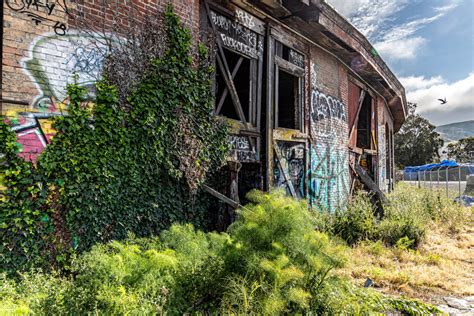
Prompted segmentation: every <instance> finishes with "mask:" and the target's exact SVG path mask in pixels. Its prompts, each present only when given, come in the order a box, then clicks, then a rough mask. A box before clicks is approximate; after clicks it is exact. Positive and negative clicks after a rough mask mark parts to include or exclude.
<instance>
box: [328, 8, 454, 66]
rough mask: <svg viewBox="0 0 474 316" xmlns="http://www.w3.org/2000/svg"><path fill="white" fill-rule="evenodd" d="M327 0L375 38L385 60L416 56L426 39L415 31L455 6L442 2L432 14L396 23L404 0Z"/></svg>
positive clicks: (372, 39)
mask: <svg viewBox="0 0 474 316" xmlns="http://www.w3.org/2000/svg"><path fill="white" fill-rule="evenodd" d="M327 1H328V3H330V4H331V5H333V6H334V7H335V9H336V10H338V12H340V13H341V14H342V15H344V16H345V17H346V18H347V19H349V21H350V22H351V23H352V24H353V25H354V26H355V27H356V28H357V29H358V30H359V31H361V32H362V33H363V34H364V35H365V36H366V37H367V38H368V39H369V40H371V41H372V42H374V43H375V44H374V46H375V48H376V49H377V50H378V52H379V53H380V55H381V56H382V57H383V58H386V59H388V60H398V59H413V58H415V57H416V56H417V53H418V52H419V51H420V50H421V49H422V48H423V46H424V44H425V43H426V42H427V40H426V39H425V38H423V37H421V36H415V34H416V32H417V31H418V30H420V29H421V28H423V27H424V26H426V25H428V24H430V23H433V22H434V21H436V20H438V19H440V18H442V17H443V16H444V15H446V14H447V13H448V12H449V11H451V10H453V9H454V8H455V7H456V6H457V3H455V2H451V3H449V4H447V5H445V6H442V7H435V8H433V11H434V15H432V16H426V17H421V18H417V19H413V20H411V21H409V22H406V23H400V22H398V23H397V21H396V15H397V13H398V12H400V11H401V10H403V9H404V8H405V7H406V6H407V5H409V1H407V0H353V1H347V0H327ZM451 1H454V0H451Z"/></svg>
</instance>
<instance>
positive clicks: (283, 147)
mask: <svg viewBox="0 0 474 316" xmlns="http://www.w3.org/2000/svg"><path fill="white" fill-rule="evenodd" d="M277 146H278V150H279V153H280V155H281V160H279V159H278V157H277V155H275V160H274V163H273V166H274V169H273V185H274V186H275V187H276V188H280V187H283V188H286V190H287V191H288V194H291V192H290V189H289V185H290V184H289V183H288V181H287V177H288V179H289V180H290V182H291V185H292V187H293V189H294V191H295V194H296V196H297V197H300V198H302V197H304V196H305V190H304V170H305V159H304V158H305V149H304V147H305V146H304V144H302V143H295V142H278V143H277Z"/></svg>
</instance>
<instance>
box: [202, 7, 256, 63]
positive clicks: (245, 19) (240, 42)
mask: <svg viewBox="0 0 474 316" xmlns="http://www.w3.org/2000/svg"><path fill="white" fill-rule="evenodd" d="M239 12H241V13H238V15H237V18H238V21H239V22H240V23H239V22H236V21H232V20H231V19H229V18H227V17H225V16H223V15H221V14H219V13H216V12H214V11H211V19H212V23H213V24H214V25H215V27H216V28H217V31H218V33H219V36H220V38H221V39H222V42H223V44H224V46H225V47H228V48H230V49H233V50H235V51H238V52H240V53H243V54H245V55H248V56H250V57H253V58H257V57H258V56H259V55H260V54H261V51H260V50H261V49H263V43H261V42H262V41H259V40H258V36H257V33H255V32H253V31H252V30H250V29H249V28H247V27H246V26H244V25H247V26H252V23H254V22H253V19H254V18H253V17H251V18H250V15H249V14H248V13H245V12H243V11H239ZM244 13H245V14H244ZM241 23H244V24H241ZM249 23H250V24H249Z"/></svg>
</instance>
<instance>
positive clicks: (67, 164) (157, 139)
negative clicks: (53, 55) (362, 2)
mask: <svg viewBox="0 0 474 316" xmlns="http://www.w3.org/2000/svg"><path fill="white" fill-rule="evenodd" d="M164 21H165V28H166V34H167V39H166V41H167V49H166V50H165V52H164V54H163V56H161V57H160V58H157V59H156V60H153V61H152V62H151V64H150V67H149V69H148V70H147V72H146V74H145V76H144V77H143V80H142V81H141V82H140V83H139V84H138V86H137V87H136V88H135V89H134V90H133V91H132V92H131V93H130V95H129V96H128V98H127V100H126V103H127V104H126V105H125V104H122V102H121V101H119V98H118V96H117V89H116V87H115V86H114V85H112V84H111V83H110V82H108V81H107V73H105V74H104V79H103V80H101V81H100V82H98V83H97V85H96V99H95V101H94V103H93V104H92V103H89V102H87V101H86V99H85V96H86V91H85V90H84V88H82V87H80V86H78V85H70V86H68V91H67V92H68V100H69V105H68V115H67V116H63V117H57V118H55V121H54V125H53V126H54V128H55V129H56V131H57V134H56V136H55V137H54V138H53V139H52V141H51V144H49V145H48V147H47V148H46V149H45V151H44V152H43V153H42V154H41V155H40V157H39V159H38V162H37V165H36V166H34V165H32V164H31V163H28V162H25V161H23V160H21V159H20V158H18V156H17V155H16V149H15V146H16V145H15V144H16V142H15V139H14V134H13V133H12V132H11V131H9V130H8V126H7V125H6V124H5V123H4V122H3V121H0V132H1V133H2V134H1V135H0V137H1V138H2V140H5V141H2V142H1V144H0V149H1V152H2V153H3V156H2V161H1V166H2V167H1V168H2V169H1V171H2V178H1V181H2V182H1V183H2V184H3V186H4V187H5V188H6V189H5V188H4V189H3V191H2V192H3V193H2V200H1V201H0V207H1V208H2V209H6V210H7V212H3V213H2V215H1V217H0V229H1V230H2V235H1V236H2V237H1V238H2V240H1V247H2V248H1V249H0V250H2V251H1V253H2V254H4V253H5V254H4V255H2V257H0V258H1V261H0V267H2V268H3V267H5V269H6V270H9V269H10V270H11V269H18V268H20V267H22V268H26V267H28V266H31V265H33V266H35V265H37V263H36V262H34V261H31V262H30V264H26V265H25V263H27V262H28V261H29V260H30V259H31V257H34V258H35V260H36V259H37V261H41V260H43V261H48V260H49V261H50V260H53V261H55V263H56V264H60V265H64V264H65V263H67V261H68V260H69V255H70V254H71V253H74V252H77V251H82V250H85V249H88V248H90V247H91V246H92V245H93V244H94V243H97V242H104V241H108V240H111V239H121V238H124V237H126V236H127V234H128V233H129V232H133V233H134V234H135V235H137V236H149V235H152V234H156V233H158V232H160V231H161V230H162V229H164V228H166V227H168V226H169V225H170V224H171V223H173V222H191V223H193V224H195V225H196V226H198V227H202V228H205V227H206V226H208V225H209V221H210V216H209V212H210V210H211V209H212V204H213V203H215V200H214V199H212V198H210V197H209V196H208V195H206V194H204V193H202V192H201V191H200V189H199V187H200V184H201V183H202V182H203V181H204V180H205V179H206V177H207V176H208V175H209V174H211V173H212V172H214V171H216V170H219V168H220V167H221V166H222V165H223V163H224V162H225V157H226V156H227V155H228V152H229V144H228V141H227V137H228V127H227V125H226V123H225V122H224V121H223V120H221V119H218V118H217V117H215V116H214V115H213V114H212V110H213V97H212V93H211V80H210V78H211V76H210V75H211V73H212V71H213V69H212V68H211V67H209V62H208V57H207V52H206V49H205V48H204V47H203V46H201V45H199V46H198V48H197V51H198V54H197V57H195V58H193V57H192V54H191V49H192V47H193V46H192V38H191V35H190V31H189V30H188V29H187V28H185V27H184V26H182V25H181V23H180V21H179V18H178V17H177V16H176V15H175V14H174V13H173V10H172V7H171V6H169V7H168V9H167V10H166V12H165V20H164ZM4 160H6V161H8V164H4V163H3V161H4ZM40 240H41V241H44V243H43V244H39V243H38V242H39V241H40ZM18 245H21V247H22V248H21V249H23V250H21V251H20V253H14V252H9V251H11V250H12V249H19V248H18ZM5 250H8V251H5ZM15 251H16V250H15ZM44 254H48V256H49V257H48V256H44ZM7 262H8V263H9V265H8V266H7V265H4V264H5V263H7Z"/></svg>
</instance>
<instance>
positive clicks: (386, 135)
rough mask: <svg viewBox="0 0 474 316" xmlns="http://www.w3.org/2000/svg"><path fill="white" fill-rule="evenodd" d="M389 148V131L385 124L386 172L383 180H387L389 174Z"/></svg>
mask: <svg viewBox="0 0 474 316" xmlns="http://www.w3.org/2000/svg"><path fill="white" fill-rule="evenodd" d="M390 147H391V143H390V130H389V128H388V124H385V168H386V171H385V178H386V179H387V180H388V179H390V174H391V170H392V168H391V165H392V164H391V163H390V161H391V155H390V152H391V151H390Z"/></svg>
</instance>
